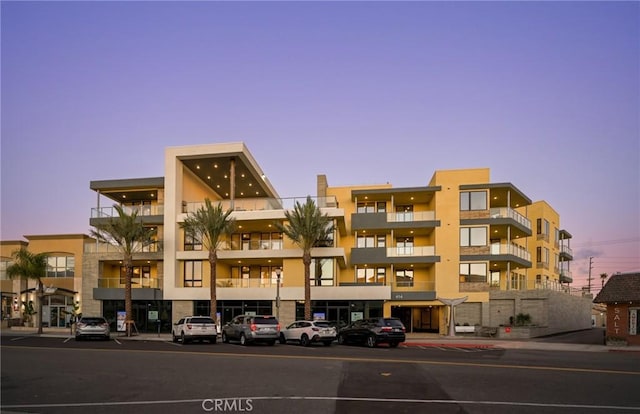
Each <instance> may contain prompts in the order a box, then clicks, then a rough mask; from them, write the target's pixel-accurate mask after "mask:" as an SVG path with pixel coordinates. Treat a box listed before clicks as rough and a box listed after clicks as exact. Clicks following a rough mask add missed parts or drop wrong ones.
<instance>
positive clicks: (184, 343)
mask: <svg viewBox="0 0 640 414" xmlns="http://www.w3.org/2000/svg"><path fill="white" fill-rule="evenodd" d="M180 339H181V340H182V345H186V344H187V338H185V337H184V332H182V333H181V334H180Z"/></svg>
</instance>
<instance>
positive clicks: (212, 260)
mask: <svg viewBox="0 0 640 414" xmlns="http://www.w3.org/2000/svg"><path fill="white" fill-rule="evenodd" d="M217 262H218V255H217V254H216V251H215V250H210V251H209V267H211V273H210V275H211V276H210V278H209V279H210V280H209V284H210V286H209V290H210V295H211V305H210V307H211V309H210V310H209V313H210V314H211V318H212V319H213V320H214V321H216V323H217V322H218V317H217V312H216V311H217V310H218V298H217V296H216V284H217V283H218V281H217V279H218V275H217V270H216V264H217Z"/></svg>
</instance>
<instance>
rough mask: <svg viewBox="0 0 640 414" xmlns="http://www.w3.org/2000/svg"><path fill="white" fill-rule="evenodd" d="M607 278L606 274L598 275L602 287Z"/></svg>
mask: <svg viewBox="0 0 640 414" xmlns="http://www.w3.org/2000/svg"><path fill="white" fill-rule="evenodd" d="M608 277H609V275H608V274H606V273H600V280H601V281H602V287H604V281H605V280H607V278H608Z"/></svg>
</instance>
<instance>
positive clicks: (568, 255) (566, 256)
mask: <svg viewBox="0 0 640 414" xmlns="http://www.w3.org/2000/svg"><path fill="white" fill-rule="evenodd" d="M560 259H562V260H573V250H571V248H570V247H569V246H566V245H561V246H560Z"/></svg>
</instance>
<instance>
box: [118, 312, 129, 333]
mask: <svg viewBox="0 0 640 414" xmlns="http://www.w3.org/2000/svg"><path fill="white" fill-rule="evenodd" d="M125 319H127V312H123V311H118V319H117V322H116V330H117V331H118V332H124V331H126V330H127V328H126V327H125V323H124V321H125Z"/></svg>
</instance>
